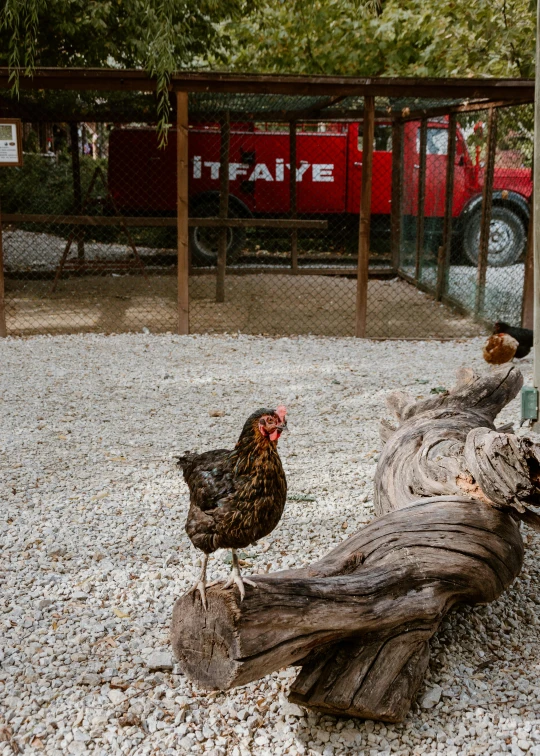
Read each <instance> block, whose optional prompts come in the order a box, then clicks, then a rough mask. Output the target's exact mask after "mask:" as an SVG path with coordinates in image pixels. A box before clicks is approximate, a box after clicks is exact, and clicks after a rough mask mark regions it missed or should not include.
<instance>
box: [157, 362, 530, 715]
mask: <svg viewBox="0 0 540 756" xmlns="http://www.w3.org/2000/svg"><path fill="white" fill-rule="evenodd" d="M521 384H522V377H521V374H520V372H519V371H518V370H517V369H516V368H515V367H513V366H511V367H507V366H505V367H504V368H499V369H497V370H492V371H490V372H489V373H488V374H487V375H483V376H481V377H479V376H477V375H475V374H474V373H473V372H472V371H471V370H461V371H459V372H458V381H457V385H456V386H455V388H454V389H452V390H451V391H450V392H447V393H446V394H444V395H438V396H436V397H433V398H430V399H427V400H424V401H420V402H415V401H414V400H413V399H411V398H410V397H407V396H406V395H404V394H402V393H395V394H392V395H391V396H390V397H389V406H390V408H391V409H392V411H393V413H394V415H395V417H396V419H397V421H398V426H397V427H392V426H391V425H390V424H389V423H388V422H384V421H383V422H382V424H381V437H382V440H383V443H384V448H383V451H382V453H381V455H380V458H379V462H378V468H377V472H376V477H375V508H376V514H377V515H378V517H377V519H375V520H374V521H373V522H372V523H370V524H369V525H367V526H366V527H365V528H363V529H362V530H361V531H360V532H359V533H357V534H355V535H353V536H352V537H350V538H348V539H347V540H345V541H342V542H341V543H340V544H339V545H338V546H337V547H336V548H335V549H334V550H333V551H331V552H330V553H329V554H328V555H327V556H326V557H324V558H323V559H321V560H320V561H318V562H315V563H313V564H311V565H309V566H308V567H304V568H302V569H298V570H287V571H282V572H276V573H273V574H270V575H256V576H252V577H253V579H254V581H256V583H257V588H250V587H248V588H247V593H246V598H245V600H244V601H243V602H240V600H239V596H238V592H237V591H236V590H234V591H233V590H227V591H224V590H222V588H221V587H219V586H215V587H213V588H210V589H209V591H208V611H204V609H203V608H202V606H201V602H200V600H199V598H198V596H195V594H193V593H189V594H187V595H185V596H183V597H182V598H180V599H179V600H178V601H177V602H176V604H175V607H174V611H173V620H172V629H171V638H172V646H173V650H174V653H175V655H176V657H177V659H178V661H179V664H180V666H181V668H182V670H183V671H184V672H185V673H186V674H187V675H189V676H190V677H191V678H192V679H193V680H194V681H195V682H197V683H198V684H199V685H200V686H201V687H203V688H205V689H221V690H224V689H227V688H231V687H233V686H236V685H243V684H245V683H247V682H250V681H251V680H255V679H257V678H260V677H262V676H263V675H266V674H268V673H270V672H273V671H275V670H277V669H280V668H282V667H285V666H288V665H297V666H300V667H301V670H300V673H299V675H298V677H297V678H296V680H295V682H294V683H293V685H292V688H291V691H290V694H289V698H290V700H291V701H294V702H295V703H299V704H301V705H303V706H306V707H309V708H312V709H316V710H319V711H325V712H328V713H332V714H334V715H346V716H356V717H363V718H371V719H381V720H386V721H400V720H401V719H403V717H404V716H405V715H406V713H407V711H408V710H409V708H410V705H411V702H412V700H413V698H414V696H415V694H416V692H417V690H418V688H419V686H420V684H421V682H422V679H423V676H424V673H425V670H426V666H427V664H428V660H429V639H430V638H431V636H432V635H433V633H435V632H436V630H437V628H438V627H439V624H440V622H441V620H442V618H443V617H444V615H445V614H446V613H447V612H448V611H449V610H450V609H451V608H452V607H453V606H455V605H456V604H460V603H468V604H477V603H480V604H485V603H488V602H490V601H493V600H494V599H496V598H497V597H498V596H499V595H500V594H501V593H502V592H503V591H504V590H505V589H506V588H507V587H508V586H509V585H510V584H511V583H512V581H513V580H514V579H515V577H516V576H517V575H518V574H519V572H520V569H521V565H522V560H523V542H522V539H521V534H520V526H519V521H520V520H526V521H527V522H528V523H529V524H531V525H532V526H533V527H534V526H536V521H537V519H538V516H537V515H536V514H534V513H533V512H531V511H530V510H528V509H527V506H528V505H529V504H535V503H536V502H539V503H540V497H539V486H540V449H538V448H537V447H535V446H534V444H533V443H532V442H531V441H529V440H526V439H518V438H517V437H516V436H514V435H512V434H511V433H507V432H504V429H499V430H496V429H495V426H494V424H493V423H494V420H495V418H496V416H497V414H498V413H499V411H500V410H501V409H502V408H503V407H504V406H505V405H506V404H507V403H508V402H509V401H510V400H511V399H513V398H514V397H515V396H516V394H517V393H518V391H519V389H520V387H521Z"/></svg>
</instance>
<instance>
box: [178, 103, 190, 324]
mask: <svg viewBox="0 0 540 756" xmlns="http://www.w3.org/2000/svg"><path fill="white" fill-rule="evenodd" d="M188 170H189V161H188V96H187V92H177V93H176V203H177V206H176V220H177V226H176V228H177V236H178V238H177V249H178V251H177V254H178V333H180V334H187V333H189V251H188V247H189V238H188V215H189V211H188Z"/></svg>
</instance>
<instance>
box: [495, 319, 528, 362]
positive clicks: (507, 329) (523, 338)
mask: <svg viewBox="0 0 540 756" xmlns="http://www.w3.org/2000/svg"><path fill="white" fill-rule="evenodd" d="M493 333H507V334H508V335H509V336H512V338H514V339H515V340H516V341H517V342H518V344H519V346H518V348H517V349H516V353H515V355H514V356H515V357H516V358H517V359H518V360H521V359H522V358H523V357H526V356H527V355H528V354H529V352H530V351H531V349H532V345H533V332H532V331H531V329H530V328H517V327H515V326H511V325H508V323H503V322H502V321H500V320H498V321H497V322H496V323H495V325H494V326H493Z"/></svg>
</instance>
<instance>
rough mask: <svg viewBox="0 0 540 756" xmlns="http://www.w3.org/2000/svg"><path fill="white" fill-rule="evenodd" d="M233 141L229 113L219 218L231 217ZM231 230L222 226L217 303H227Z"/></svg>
mask: <svg viewBox="0 0 540 756" xmlns="http://www.w3.org/2000/svg"><path fill="white" fill-rule="evenodd" d="M230 141H231V121H230V115H229V111H227V112H226V113H225V118H224V119H223V123H222V124H221V144H220V148H219V217H220V218H227V216H228V215H229V145H230ZM228 238H229V229H228V228H227V227H226V226H222V227H221V228H220V230H219V241H218V259H217V280H216V302H224V301H225V269H226V267H227V241H228Z"/></svg>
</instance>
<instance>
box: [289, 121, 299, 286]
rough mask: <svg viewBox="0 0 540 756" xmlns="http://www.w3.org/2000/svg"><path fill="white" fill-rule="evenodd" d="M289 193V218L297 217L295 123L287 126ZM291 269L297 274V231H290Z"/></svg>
mask: <svg viewBox="0 0 540 756" xmlns="http://www.w3.org/2000/svg"><path fill="white" fill-rule="evenodd" d="M289 165H290V169H289V192H290V214H291V218H293V219H296V217H297V214H298V213H297V194H296V121H291V122H290V124H289ZM291 269H292V271H293V273H298V229H297V228H293V230H292V231H291Z"/></svg>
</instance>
